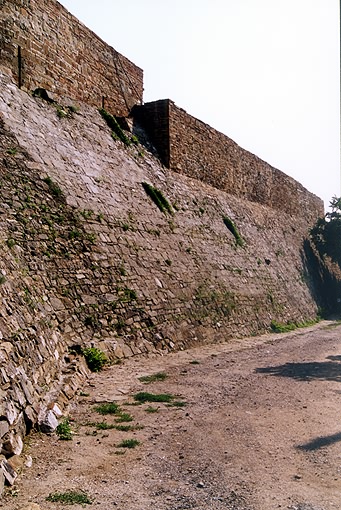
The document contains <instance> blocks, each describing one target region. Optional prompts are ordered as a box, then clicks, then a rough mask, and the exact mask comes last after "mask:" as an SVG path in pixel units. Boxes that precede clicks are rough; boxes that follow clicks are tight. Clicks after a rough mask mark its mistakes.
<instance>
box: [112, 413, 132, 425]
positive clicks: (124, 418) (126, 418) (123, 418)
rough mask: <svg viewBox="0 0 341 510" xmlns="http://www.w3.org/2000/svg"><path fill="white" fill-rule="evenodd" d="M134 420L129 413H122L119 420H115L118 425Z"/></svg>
mask: <svg viewBox="0 0 341 510" xmlns="http://www.w3.org/2000/svg"><path fill="white" fill-rule="evenodd" d="M133 420H134V418H133V417H132V415H131V414H129V413H120V414H119V416H118V417H117V419H116V420H115V421H116V423H125V422H129V421H133Z"/></svg>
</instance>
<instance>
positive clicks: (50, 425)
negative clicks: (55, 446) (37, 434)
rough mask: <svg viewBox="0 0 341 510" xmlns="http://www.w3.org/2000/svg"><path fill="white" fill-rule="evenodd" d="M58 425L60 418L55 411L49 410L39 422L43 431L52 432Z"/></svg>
mask: <svg viewBox="0 0 341 510" xmlns="http://www.w3.org/2000/svg"><path fill="white" fill-rule="evenodd" d="M57 427H58V420H57V418H56V416H55V414H54V413H53V411H48V412H47V413H46V416H45V417H44V419H43V420H42V421H41V422H40V423H39V428H40V430H41V431H42V432H45V433H46V434H50V433H51V432H54V431H55V430H56V428H57Z"/></svg>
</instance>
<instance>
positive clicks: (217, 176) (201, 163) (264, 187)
mask: <svg viewBox="0 0 341 510" xmlns="http://www.w3.org/2000/svg"><path fill="white" fill-rule="evenodd" d="M133 113H134V114H135V115H136V119H137V120H138V121H139V122H141V123H142V124H143V125H144V126H145V128H146V129H147V130H149V132H150V137H151V141H152V142H153V143H154V145H155V146H156V148H157V149H158V150H159V154H160V158H161V160H162V162H163V163H164V164H165V165H166V166H167V167H168V168H170V169H171V170H174V171H175V172H178V173H180V174H183V175H187V176H188V177H191V178H193V179H197V180H199V181H202V182H206V183H207V184H210V185H211V186H214V187H215V188H218V189H220V190H222V191H226V192H227V193H231V194H233V195H235V196H237V197H241V198H246V199H247V200H251V201H252V202H258V203H260V204H264V205H267V206H270V207H272V208H274V209H279V210H282V211H283V210H285V211H286V212H287V213H289V214H292V215H296V216H297V215H300V214H302V211H303V212H304V214H305V213H306V211H309V212H308V214H310V213H311V217H316V216H318V215H323V203H322V200H320V199H319V198H318V197H316V196H315V195H313V194H312V193H309V192H308V191H307V190H306V189H305V188H304V187H303V186H302V185H301V184H300V183H298V182H297V181H295V180H294V179H292V178H291V177H289V176H288V175H286V174H284V173H283V172H281V171H280V170H277V169H276V168H273V167H272V166H271V165H269V164H268V163H266V162H265V161H262V160H261V159H260V158H258V157H257V156H255V155H254V154H251V153H250V152H248V151H246V150H244V149H242V148H241V147H239V145H237V144H236V143H235V142H234V141H233V140H231V139H230V138H228V137H227V136H225V135H224V134H222V133H220V132H219V131H217V130H215V129H213V128H212V127H210V126H209V125H207V124H205V123H204V122H202V121H200V120H198V119H196V118H195V117H192V116H191V115H189V114H188V113H187V112H185V111H184V110H182V109H180V108H178V107H177V106H176V105H175V104H174V103H173V101H170V100H162V101H156V102H152V103H147V104H145V105H144V106H141V107H137V108H135V109H134V111H133ZM166 115H168V118H165V116H166ZM151 124H152V125H153V127H152V129H151V127H150V126H151ZM158 125H159V126H160V130H158ZM165 126H166V127H167V129H168V137H167V138H165V135H166V134H167V133H166V129H165ZM159 131H160V132H161V133H162V136H160V135H159ZM167 147H169V149H168V150H169V153H168V154H169V156H168V158H167V154H166V148H167Z"/></svg>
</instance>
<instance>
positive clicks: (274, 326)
mask: <svg viewBox="0 0 341 510" xmlns="http://www.w3.org/2000/svg"><path fill="white" fill-rule="evenodd" d="M319 321H320V317H316V319H311V320H307V321H303V322H287V323H286V324H282V323H280V322H277V321H275V320H273V321H271V324H270V327H271V331H272V332H273V333H288V332H289V331H294V330H295V329H297V328H307V327H309V326H313V325H314V324H317V323H318V322H319Z"/></svg>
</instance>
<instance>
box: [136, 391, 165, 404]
mask: <svg viewBox="0 0 341 510" xmlns="http://www.w3.org/2000/svg"><path fill="white" fill-rule="evenodd" d="M134 400H135V401H136V402H141V403H144V402H166V403H169V402H172V400H174V395H171V394H170V393H159V394H155V393H148V392H146V391H141V392H139V393H136V394H135V395H134Z"/></svg>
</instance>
